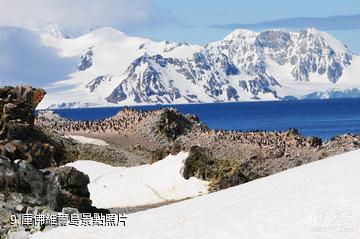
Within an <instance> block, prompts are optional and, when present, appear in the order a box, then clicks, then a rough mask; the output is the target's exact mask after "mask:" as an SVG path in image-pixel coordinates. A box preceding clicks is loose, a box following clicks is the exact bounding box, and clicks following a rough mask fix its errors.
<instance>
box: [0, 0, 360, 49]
mask: <svg viewBox="0 0 360 239" xmlns="http://www.w3.org/2000/svg"><path fill="white" fill-rule="evenodd" d="M0 6H1V8H0V26H21V27H39V26H43V25H46V24H53V23H56V24H59V25H60V26H63V27H87V26H112V27H115V28H118V29H119V30H122V31H124V32H125V33H127V34H130V35H136V36H143V37H148V38H151V39H154V40H169V41H186V42H190V43H193V44H206V43H209V42H212V41H216V40H220V39H222V38H224V37H225V36H226V35H227V34H229V33H230V32H231V31H233V30H234V29H236V28H247V29H250V30H255V31H261V30H265V29H269V28H272V29H274V28H276V29H278V28H282V29H288V30H293V31H299V30H300V29H303V28H306V27H311V26H312V27H316V28H319V29H320V30H324V31H327V32H329V33H331V34H333V35H334V36H335V37H337V38H338V39H340V40H341V41H342V42H343V43H345V44H346V45H348V46H349V47H350V49H352V50H353V51H354V52H355V53H360V41H359V39H360V1H359V0H341V1H339V0H316V1H315V0H301V1H299V0H287V1H284V0H271V1H270V0H257V1H249V0H247V1H240V0H221V1H219V0H131V1H129V0H101V1H97V0H77V1H73V0H61V1H58V0H36V1H28V0H0Z"/></svg>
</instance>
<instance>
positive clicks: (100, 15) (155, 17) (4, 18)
mask: <svg viewBox="0 0 360 239" xmlns="http://www.w3.org/2000/svg"><path fill="white" fill-rule="evenodd" d="M163 18H164V12H162V11H161V9H160V8H159V7H158V6H157V5H156V3H155V2H154V0H31V1H30V0H0V26H22V27H39V26H44V25H47V24H53V23H56V24H59V25H61V26H63V27H84V26H104V25H107V26H115V27H118V28H121V29H126V28H131V27H144V26H149V25H155V24H158V23H160V22H162V21H163Z"/></svg>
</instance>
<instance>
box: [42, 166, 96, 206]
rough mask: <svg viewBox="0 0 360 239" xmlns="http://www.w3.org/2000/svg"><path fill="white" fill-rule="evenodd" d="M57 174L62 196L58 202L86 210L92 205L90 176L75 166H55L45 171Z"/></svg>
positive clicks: (61, 204)
mask: <svg viewBox="0 0 360 239" xmlns="http://www.w3.org/2000/svg"><path fill="white" fill-rule="evenodd" d="M45 172H46V173H49V174H54V175H56V176H57V178H58V180H59V183H60V187H61V189H60V196H59V198H58V203H59V205H60V206H61V208H63V207H72V208H79V211H86V208H89V207H91V200H90V198H89V197H90V193H89V190H88V188H87V185H88V184H89V183H90V179H89V176H87V175H86V174H84V173H82V172H80V171H78V170H77V169H75V168H73V167H61V168H59V167H54V168H48V169H46V171H45Z"/></svg>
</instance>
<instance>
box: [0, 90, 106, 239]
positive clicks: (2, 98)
mask: <svg viewBox="0 0 360 239" xmlns="http://www.w3.org/2000/svg"><path fill="white" fill-rule="evenodd" d="M44 95H45V91H44V90H42V89H36V88H32V87H30V86H17V87H4V88H0V212H1V215H5V216H6V217H5V216H3V217H4V218H3V219H4V220H1V221H0V229H1V230H0V238H3V237H4V238H6V233H7V232H8V231H9V230H10V226H9V219H10V218H7V217H8V216H9V215H18V216H19V213H24V212H27V211H29V210H30V209H33V208H42V209H44V208H47V209H48V210H51V211H61V210H62V208H64V207H73V208H78V209H79V211H80V212H102V213H106V211H104V210H103V211H101V210H98V209H97V208H95V207H92V206H91V200H90V193H89V191H88V188H87V185H88V184H89V177H88V176H87V175H85V174H83V173H82V172H80V171H78V170H76V169H75V168H72V167H57V166H59V165H61V164H62V162H63V161H64V157H65V152H64V146H63V144H62V142H61V141H59V140H58V139H57V138H56V137H53V136H52V135H51V134H48V133H47V132H45V131H43V130H42V129H41V128H39V127H36V126H34V120H35V116H34V110H35V108H36V106H37V105H38V104H39V103H40V101H41V100H42V98H43V97H44ZM37 211H39V210H37Z"/></svg>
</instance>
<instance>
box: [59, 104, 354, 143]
mask: <svg viewBox="0 0 360 239" xmlns="http://www.w3.org/2000/svg"><path fill="white" fill-rule="evenodd" d="M162 107H174V108H176V109H178V110H179V111H181V112H182V113H185V114H187V113H190V114H195V115H197V116H199V118H200V120H201V121H202V122H204V123H205V124H206V125H208V126H209V127H210V128H212V129H225V130H238V131H249V130H268V131H271V130H278V131H282V130H287V129H289V128H297V129H299V130H300V133H301V134H302V135H305V136H317V137H321V138H323V139H330V138H331V137H333V136H335V135H339V134H344V133H354V134H356V133H360V99H331V100H301V101H271V102H239V103H212V104H186V105H185V104H184V105H171V106H169V105H155V106H134V107H132V108H135V109H140V110H151V109H158V108H162ZM122 108H123V107H111V108H86V109H58V110H54V111H55V112H56V113H58V114H60V115H61V116H63V117H66V118H69V119H74V120H98V119H105V118H108V117H111V116H113V115H115V114H116V113H117V112H118V111H120V110H122Z"/></svg>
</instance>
